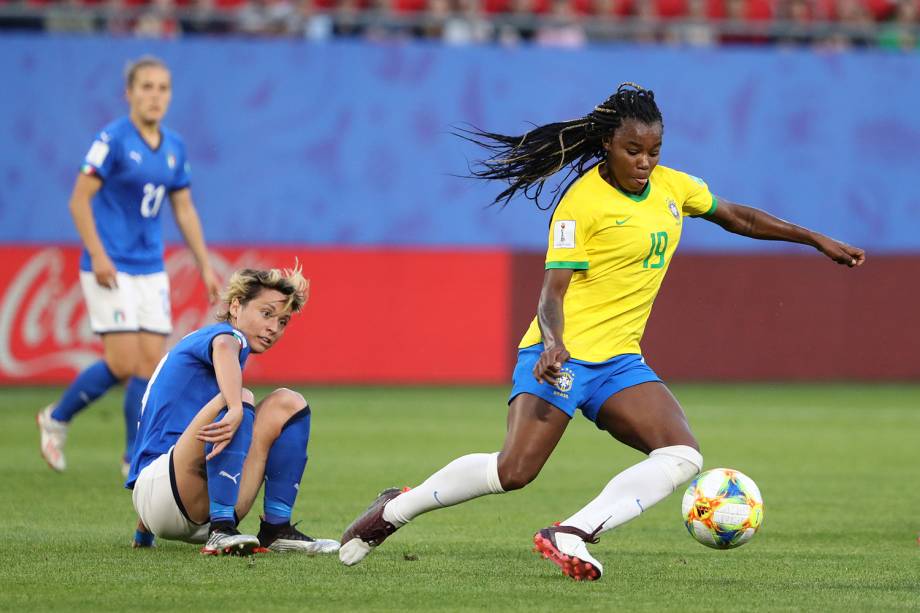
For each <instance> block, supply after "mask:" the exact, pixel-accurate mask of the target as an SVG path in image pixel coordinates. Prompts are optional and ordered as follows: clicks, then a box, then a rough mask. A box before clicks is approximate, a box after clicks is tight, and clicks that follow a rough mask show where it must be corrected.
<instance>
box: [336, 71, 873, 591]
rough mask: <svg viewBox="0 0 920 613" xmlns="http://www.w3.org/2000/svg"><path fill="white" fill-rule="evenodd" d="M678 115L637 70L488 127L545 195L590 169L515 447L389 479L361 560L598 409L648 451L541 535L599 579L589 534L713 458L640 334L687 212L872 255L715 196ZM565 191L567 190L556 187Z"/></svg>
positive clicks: (496, 483)
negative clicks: (676, 127)
mask: <svg viewBox="0 0 920 613" xmlns="http://www.w3.org/2000/svg"><path fill="white" fill-rule="evenodd" d="M662 135H663V122H662V117H661V112H660V111H659V110H658V105H657V104H656V103H655V97H654V94H653V93H652V92H650V91H647V90H645V89H642V88H641V87H638V86H636V85H633V84H623V85H621V86H620V87H619V88H618V89H617V92H616V93H615V94H613V95H612V96H610V97H609V98H608V99H607V100H606V101H605V102H604V103H603V104H600V105H598V106H597V107H595V108H594V110H593V111H592V112H591V113H589V114H588V115H586V116H585V117H583V118H580V119H575V120H571V121H566V122H559V123H553V124H549V125H545V126H538V127H536V128H534V129H533V130H531V131H530V132H528V133H527V134H525V135H523V136H506V135H503V134H493V133H487V132H474V133H473V135H472V139H473V140H474V142H476V143H478V144H480V145H483V146H485V147H487V148H488V149H489V150H490V151H492V152H493V153H494V156H493V157H492V158H490V159H488V160H486V161H485V162H484V166H485V168H484V170H482V171H479V172H478V173H477V174H476V176H478V177H481V178H485V179H499V180H504V181H507V182H508V183H509V187H508V188H507V189H506V190H505V191H503V192H502V193H500V194H499V195H498V197H497V198H496V199H495V202H502V201H507V200H510V199H511V198H512V197H513V196H514V195H515V194H517V193H518V192H523V193H524V194H525V195H526V196H528V197H530V198H532V199H533V200H535V201H537V204H538V205H539V195H540V191H541V190H542V188H543V185H544V182H545V181H546V180H547V179H548V178H550V177H551V176H553V175H554V174H556V173H557V172H558V171H560V170H563V169H564V168H566V167H568V170H569V174H568V175H567V176H566V179H564V180H563V183H565V181H566V180H567V178H568V176H571V175H572V174H574V175H576V177H577V178H576V179H575V181H573V182H571V184H570V185H569V187H568V189H567V190H566V191H565V192H564V195H563V196H562V198H561V200H560V201H559V205H558V207H556V210H555V211H554V213H553V219H552V224H551V227H550V231H549V237H548V249H547V255H546V266H545V273H544V277H543V289H542V291H541V294H540V302H539V305H538V306H537V316H536V318H534V320H533V322H532V323H531V325H530V328H529V329H528V331H527V332H526V334H525V335H524V338H523V339H522V340H521V343H520V345H519V351H518V363H517V367H516V368H515V370H514V376H513V387H512V389H511V396H510V398H509V400H508V404H509V408H508V422H507V433H506V435H505V443H504V446H503V447H502V450H501V452H499V453H475V454H470V455H466V456H463V457H460V458H457V459H456V460H454V461H453V462H451V463H450V464H448V465H447V466H445V467H444V468H442V469H441V470H439V471H438V472H436V473H434V474H433V475H431V476H430V477H429V478H428V479H427V480H426V481H425V482H424V483H422V484H421V485H419V486H418V487H416V488H415V489H412V490H409V491H406V492H402V493H401V492H400V490H398V489H395V488H392V489H388V490H385V491H384V492H383V493H381V495H380V496H379V497H378V498H377V500H375V501H374V503H373V504H371V506H370V507H369V508H368V510H367V511H366V512H365V513H364V514H363V515H362V516H360V517H359V518H358V519H357V520H355V522H354V523H352V525H351V526H349V527H348V529H347V530H345V533H344V534H343V535H342V548H341V550H340V552H339V558H340V559H341V560H342V562H344V563H345V564H348V565H351V564H357V563H358V562H360V561H361V560H363V559H364V558H365V557H366V556H367V555H368V554H369V553H370V552H371V550H372V548H373V547H376V546H377V545H379V544H380V543H382V542H383V541H384V540H385V539H386V538H387V537H388V536H389V535H390V534H392V533H393V532H395V531H396V530H397V529H398V528H400V527H401V526H403V525H405V524H407V523H408V522H409V521H411V520H412V519H414V518H415V517H418V516H419V515H421V514H422V513H426V512H428V511H431V510H434V509H439V508H442V507H449V506H452V505H455V504H460V503H462V502H465V501H467V500H471V499H473V498H477V497H479V496H483V495H486V494H500V493H503V492H507V491H511V490H516V489H520V488H522V487H524V486H526V485H527V484H528V483H530V482H531V481H533V480H534V479H535V478H536V477H537V475H538V474H539V472H540V470H541V469H542V468H543V465H544V463H545V462H546V461H547V460H548V459H549V456H550V454H552V452H553V450H554V449H555V448H556V444H557V443H558V442H559V440H560V438H561V437H562V435H563V433H564V432H565V429H566V426H568V424H569V420H570V419H571V418H572V416H573V415H574V414H575V411H576V409H580V410H581V412H582V415H584V416H585V417H587V418H588V419H590V420H591V421H592V422H594V423H595V424H596V425H597V427H598V428H599V429H601V430H603V431H605V432H607V433H609V434H610V435H611V436H613V437H614V438H615V439H617V440H618V441H621V442H622V443H625V444H626V445H629V446H630V447H633V448H634V449H636V450H638V451H640V452H641V453H643V454H647V455H648V457H647V458H644V459H643V460H642V461H641V462H639V463H637V464H635V465H634V466H631V467H629V468H627V469H626V470H624V471H622V472H620V473H619V474H617V475H616V476H614V477H613V479H611V481H610V482H609V483H608V484H607V485H606V486H605V487H604V488H603V489H602V490H601V491H600V493H599V494H598V495H597V497H596V498H595V499H594V500H592V501H590V502H588V503H587V504H586V505H585V506H584V507H582V508H581V509H580V510H578V511H576V512H575V513H574V514H573V515H571V516H570V517H569V518H567V519H565V520H564V521H562V522H561V523H560V524H557V525H553V526H548V527H546V528H543V529H542V530H539V531H538V532H537V533H536V534H535V535H534V545H535V546H536V548H537V550H538V551H539V552H540V553H541V554H542V555H543V556H544V557H545V558H547V559H549V560H551V561H552V562H553V563H555V564H556V565H557V566H559V567H560V568H561V569H562V571H563V573H565V574H566V575H567V576H569V577H572V578H574V579H588V580H594V579H599V578H600V577H601V574H602V573H603V567H602V565H601V563H600V562H599V561H598V560H597V559H595V558H594V557H593V556H592V555H591V554H590V553H589V551H588V548H587V546H586V543H596V542H597V537H598V536H599V535H600V534H602V533H604V532H607V531H608V530H612V529H614V528H616V527H617V526H620V525H622V524H624V523H626V522H628V521H630V520H631V519H633V518H635V517H638V516H639V514H640V513H642V512H643V511H644V510H645V509H648V508H649V507H650V506H652V505H654V504H656V503H658V502H660V501H661V500H663V499H664V498H665V497H666V496H668V495H669V494H670V493H671V492H673V491H674V490H675V488H677V487H679V486H680V484H682V483H684V482H686V481H688V480H690V479H691V478H692V477H693V476H694V475H696V474H697V473H698V472H699V471H700V469H701V468H702V467H703V456H702V455H701V454H700V451H699V444H698V443H697V441H696V438H695V437H694V436H693V433H692V432H691V430H690V426H689V424H688V423H687V418H686V417H685V415H684V412H683V409H681V406H680V404H679V403H678V402H677V399H675V398H674V396H673V395H672V394H671V392H670V391H669V390H668V388H667V387H666V386H665V385H664V383H663V382H662V381H661V379H659V378H658V375H656V374H655V372H654V371H653V370H652V369H651V368H649V367H648V365H646V363H645V360H644V358H643V357H642V356H641V353H640V349H639V341H640V340H641V338H642V334H643V332H644V330H645V324H646V321H647V320H648V316H649V313H650V312H651V309H652V303H653V302H654V300H655V296H656V295H657V293H658V289H659V287H661V282H662V281H663V280H664V275H665V272H666V271H667V268H668V265H669V264H670V262H671V258H672V257H673V255H674V251H675V250H676V248H677V243H678V241H679V240H680V235H681V232H682V229H683V221H684V219H685V218H686V217H701V218H702V219H705V220H707V221H710V222H712V223H715V224H717V225H719V226H721V227H722V228H724V229H725V230H728V231H729V232H734V233H735V234H740V235H742V236H749V237H751V238H757V239H762V240H782V241H788V242H793V243H801V244H805V245H810V246H812V247H814V248H815V249H817V250H818V251H819V252H821V253H823V254H824V255H825V256H827V257H828V258H830V259H831V260H832V261H834V262H837V263H838V264H843V265H846V266H850V267H853V266H859V265H861V264H862V263H863V262H864V260H865V253H864V252H863V250H862V249H858V248H856V247H852V246H850V245H847V244H845V243H842V242H840V241H836V240H834V239H832V238H829V237H827V236H824V235H823V234H819V233H818V232H813V231H811V230H807V229H805V228H802V227H800V226H796V225H794V224H791V223H788V222H786V221H783V220H781V219H777V218H776V217H774V216H772V215H770V214H768V213H765V212H764V211H760V210H758V209H754V208H751V207H747V206H743V205H740V204H735V203H732V202H729V201H727V200H725V199H723V198H718V197H716V196H714V195H713V194H712V193H711V192H710V191H709V188H708V187H707V185H706V184H705V183H704V182H703V181H702V180H700V179H697V178H695V177H692V176H690V175H688V174H686V173H683V172H680V171H677V170H673V169H671V168H667V167H665V166H661V165H659V164H658V160H659V156H660V154H661V146H662ZM554 200H555V198H554Z"/></svg>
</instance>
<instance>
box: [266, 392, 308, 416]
mask: <svg viewBox="0 0 920 613" xmlns="http://www.w3.org/2000/svg"><path fill="white" fill-rule="evenodd" d="M269 396H270V398H271V402H272V404H273V405H275V406H277V407H279V408H281V409H283V410H285V411H286V412H288V413H291V414H294V413H297V412H299V411H301V410H303V409H304V407H306V406H307V400H306V398H304V397H303V395H301V394H300V393H298V392H295V391H294V390H291V389H288V388H286V387H279V388H278V389H276V390H275V391H273V392H272V393H271V394H269Z"/></svg>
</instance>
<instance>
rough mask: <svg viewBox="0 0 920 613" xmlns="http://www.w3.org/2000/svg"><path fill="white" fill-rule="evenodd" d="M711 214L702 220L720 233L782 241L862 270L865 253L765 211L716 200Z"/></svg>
mask: <svg viewBox="0 0 920 613" xmlns="http://www.w3.org/2000/svg"><path fill="white" fill-rule="evenodd" d="M715 198H716V203H717V205H716V207H715V210H714V211H712V212H711V213H709V214H707V215H704V216H703V219H705V220H707V221H711V222H712V223H714V224H716V225H718V226H721V227H722V228H723V229H725V230H727V231H729V232H732V233H734V234H740V235H741V236H749V237H751V238H756V239H760V240H767V241H786V242H789V243H800V244H802V245H810V246H812V247H814V248H815V249H817V250H818V251H820V252H821V253H823V254H824V255H826V256H827V257H829V258H830V259H832V260H834V261H835V262H837V263H838V264H844V265H846V266H849V267H850V268H853V267H854V266H862V264H863V263H864V262H865V261H866V252H865V251H863V250H862V249H860V248H859V247H854V246H852V245H848V244H846V243H844V242H841V241H838V240H836V239H833V238H830V237H829V236H825V235H823V234H821V233H820V232H815V231H813V230H809V229H808V228H803V227H802V226H797V225H796V224H794V223H789V222H788V221H785V220H783V219H780V218H779V217H774V216H773V215H770V214H769V213H767V212H766V211H761V210H760V209H755V208H753V207H750V206H745V205H743V204H737V203H735V202H729V201H728V200H725V199H724V198H720V197H718V196H716V197H715Z"/></svg>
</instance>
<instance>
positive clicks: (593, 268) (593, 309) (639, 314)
mask: <svg viewBox="0 0 920 613" xmlns="http://www.w3.org/2000/svg"><path fill="white" fill-rule="evenodd" d="M599 169H600V167H599V166H595V167H594V168H592V169H591V170H590V171H588V172H587V173H585V175H584V176H583V177H581V178H580V179H578V180H577V181H576V182H575V183H574V184H573V185H572V187H571V188H570V189H569V190H568V192H567V193H566V194H565V196H564V197H563V198H562V201H561V202H560V203H559V206H558V207H556V211H555V212H554V213H553V219H552V223H551V224H550V232H549V248H548V250H547V253H546V268H547V269H550V268H571V269H574V270H575V273H574V274H573V275H572V281H571V283H570V284H569V289H568V291H567V292H566V294H565V300H564V303H563V313H564V315H565V328H564V330H563V341H564V342H565V346H566V348H567V349H568V350H569V353H570V354H571V356H572V357H573V358H575V359H578V360H584V361H586V362H603V361H605V360H609V359H610V358H612V357H614V356H617V355H620V354H624V353H640V351H641V350H640V349H639V341H640V340H641V338H642V333H643V332H644V331H645V323H646V321H648V316H649V313H651V311H652V303H653V302H654V300H655V296H656V295H657V294H658V288H660V287H661V282H662V281H663V280H664V275H665V273H666V272H667V270H668V265H669V264H670V263H671V256H672V255H673V254H674V250H675V249H677V243H678V242H679V241H680V233H681V228H682V227H683V223H682V222H683V217H684V216H699V215H708V214H711V213H712V212H713V211H714V210H715V208H716V199H715V197H714V196H713V195H712V193H711V192H710V191H709V188H708V187H707V186H706V184H705V183H704V182H703V181H702V180H700V179H697V178H696V177H692V176H690V175H688V174H685V173H683V172H679V171H677V170H673V169H671V168H667V167H665V166H660V165H659V166H656V167H655V170H653V171H652V174H651V177H650V178H649V182H648V184H647V185H646V187H645V191H644V192H643V193H642V194H641V195H639V196H636V195H632V194H626V193H624V192H621V191H620V190H618V189H616V188H614V187H613V186H611V185H610V184H609V183H607V182H606V181H604V179H602V178H601V176H600V172H599ZM541 340H542V335H541V333H540V328H539V326H538V324H537V319H536V318H534V320H533V322H531V324H530V328H528V330H527V333H526V334H525V335H524V338H523V339H522V340H521V344H520V345H519V346H520V347H529V346H531V345H535V344H537V343H539V342H540V341H541Z"/></svg>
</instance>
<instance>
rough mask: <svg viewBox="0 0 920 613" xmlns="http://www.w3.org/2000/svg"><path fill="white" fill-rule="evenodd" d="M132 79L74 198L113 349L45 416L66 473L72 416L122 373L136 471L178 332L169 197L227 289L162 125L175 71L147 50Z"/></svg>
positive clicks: (173, 137) (90, 293)
mask: <svg viewBox="0 0 920 613" xmlns="http://www.w3.org/2000/svg"><path fill="white" fill-rule="evenodd" d="M125 81H126V83H125V97H126V99H127V101H128V105H129V107H130V112H129V114H128V116H127V117H123V118H121V119H118V120H116V121H114V122H112V123H110V124H109V125H107V126H106V127H105V128H104V129H103V130H102V131H101V132H99V134H97V135H96V138H95V140H94V141H93V144H92V146H91V147H90V149H89V152H88V153H87V154H86V159H85V161H84V164H83V167H82V168H81V171H80V174H79V175H78V176H77V181H76V184H75V185H74V188H73V194H72V195H71V198H70V211H71V213H72V215H73V218H74V222H75V223H76V226H77V231H78V232H79V233H80V238H81V239H82V240H83V246H84V249H83V255H82V257H81V260H80V284H81V286H82V288H83V294H84V296H85V298H86V305H87V310H88V311H89V317H90V323H91V325H92V329H93V332H95V333H96V334H99V335H101V336H102V345H103V349H104V357H103V359H102V360H99V361H98V362H96V363H95V364H93V365H91V366H89V367H88V368H87V369H86V370H84V371H83V372H81V373H80V374H79V375H78V376H77V378H76V379H75V380H74V382H73V383H72V384H71V385H70V387H69V388H68V389H67V390H66V391H65V392H64V395H63V396H61V398H60V399H59V400H58V401H57V402H56V403H55V404H53V405H50V406H48V407H46V408H45V409H43V410H42V411H41V412H40V413H39V414H38V416H37V421H38V427H39V430H40V432H41V454H42V456H43V457H44V458H45V461H46V462H47V463H48V465H49V466H50V467H51V468H53V469H54V470H57V471H63V470H64V469H65V468H66V467H67V462H66V460H65V458H64V443H65V441H66V438H67V429H68V426H69V424H70V421H71V420H72V419H73V418H74V416H75V415H76V414H77V413H79V412H80V411H81V410H83V409H84V408H86V406H87V405H88V404H90V403H91V402H93V401H94V400H96V399H97V398H99V397H100V396H102V395H103V394H105V393H106V392H107V391H108V390H109V389H110V388H111V387H112V386H114V385H115V384H116V383H118V382H119V381H127V386H126V389H125V402H124V415H125V431H126V441H125V455H124V463H123V466H122V470H123V471H124V470H126V469H127V460H128V459H129V458H130V457H131V451H132V447H133V445H134V437H135V432H136V430H137V419H138V416H139V410H140V400H141V396H142V395H143V393H144V389H145V388H146V387H147V379H148V378H149V377H150V375H151V373H153V369H154V368H155V367H156V364H157V362H158V361H159V360H160V358H161V357H162V356H163V351H164V349H165V347H166V338H167V336H169V334H170V333H171V332H172V321H171V316H170V306H169V279H168V277H167V276H166V272H165V265H164V262H163V238H162V229H161V224H160V220H159V213H160V207H161V206H162V204H163V201H164V200H165V199H166V197H167V196H168V197H169V201H170V203H171V204H172V208H173V213H174V215H175V218H176V223H177V225H178V226H179V229H180V230H181V231H182V235H183V236H184V237H185V242H186V243H187V244H188V246H189V248H190V249H191V251H192V253H193V254H194V256H195V260H196V261H197V263H198V268H199V270H200V271H201V278H202V280H203V281H204V284H205V286H206V288H207V290H208V295H209V298H210V299H211V302H212V303H213V302H214V301H215V300H216V299H217V295H218V293H219V292H220V285H219V284H218V281H217V279H216V277H215V275H214V273H213V271H212V270H211V265H210V263H209V262H208V255H207V250H206V249H205V243H204V238H203V236H202V233H201V224H200V222H199V220H198V214H197V212H196V211H195V206H194V204H193V203H192V196H191V191H190V187H189V185H190V182H191V177H190V175H189V164H188V160H187V158H186V153H185V143H183V142H182V139H181V138H179V136H178V135H177V134H176V133H175V132H172V131H170V130H168V129H166V128H165V127H163V126H162V125H161V123H160V122H161V121H162V119H163V116H164V115H165V114H166V110H167V109H168V108H169V101H170V97H171V95H172V89H171V80H170V74H169V70H168V69H167V68H166V65H165V64H163V62H161V61H160V60H158V59H156V58H153V57H143V58H141V59H139V60H138V61H136V62H134V63H132V64H130V65H129V66H128V68H127V70H126V73H125Z"/></svg>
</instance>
